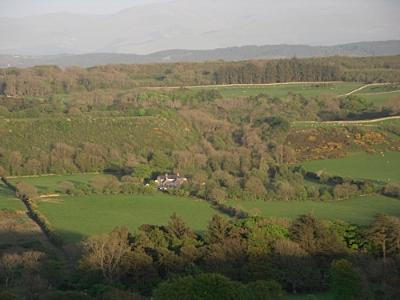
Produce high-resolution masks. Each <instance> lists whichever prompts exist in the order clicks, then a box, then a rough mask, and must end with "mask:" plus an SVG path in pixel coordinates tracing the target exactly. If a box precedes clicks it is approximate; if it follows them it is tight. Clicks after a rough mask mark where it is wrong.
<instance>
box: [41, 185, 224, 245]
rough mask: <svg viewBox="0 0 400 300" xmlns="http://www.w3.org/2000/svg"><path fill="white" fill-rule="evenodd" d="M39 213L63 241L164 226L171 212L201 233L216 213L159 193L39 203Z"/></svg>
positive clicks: (199, 202) (205, 206) (198, 202)
mask: <svg viewBox="0 0 400 300" xmlns="http://www.w3.org/2000/svg"><path fill="white" fill-rule="evenodd" d="M39 210H40V211H41V212H42V213H44V215H45V216H46V217H47V218H48V220H49V221H50V223H51V224H52V225H53V226H54V228H55V230H56V231H58V232H60V233H61V235H62V236H63V237H64V239H65V240H66V241H67V242H76V241H79V240H80V239H81V238H83V237H86V236H89V235H93V234H100V233H106V232H110V231H111V230H112V229H113V228H115V227H116V226H120V225H127V226H128V227H129V229H130V230H135V229H137V228H138V226H140V225H142V224H159V225H162V224H167V223H168V220H169V217H170V216H171V215H172V214H173V213H174V212H175V213H177V215H178V216H181V217H182V218H183V219H184V220H185V221H186V222H187V223H188V225H189V226H190V227H191V228H192V229H194V230H196V231H202V230H204V229H206V227H207V224H208V221H209V220H210V219H211V217H212V216H213V215H214V214H216V213H217V211H216V210H214V209H213V208H212V207H211V206H210V204H208V203H207V202H205V201H203V200H197V199H191V198H180V197H173V196H169V195H165V194H162V193H157V194H155V195H110V196H105V195H93V196H84V197H64V198H62V199H56V200H54V199H53V200H50V201H41V202H39Z"/></svg>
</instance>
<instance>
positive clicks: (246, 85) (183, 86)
mask: <svg viewBox="0 0 400 300" xmlns="http://www.w3.org/2000/svg"><path fill="white" fill-rule="evenodd" d="M323 83H345V81H293V82H274V83H232V84H207V85H182V86H147V87H146V86H144V87H138V88H144V89H150V90H151V89H153V90H160V89H161V90H162V89H165V90H174V89H182V88H187V89H195V88H219V87H251V86H255V87H257V86H259V87H263V86H281V85H291V84H323Z"/></svg>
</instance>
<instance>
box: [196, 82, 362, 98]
mask: <svg viewBox="0 0 400 300" xmlns="http://www.w3.org/2000/svg"><path fill="white" fill-rule="evenodd" d="M362 85H363V84H362V83H352V82H340V83H324V84H316V83H310V84H295V83H294V84H287V85H270V86H257V85H254V86H246V87H240V86H232V87H212V88H209V89H215V90H217V91H219V92H220V93H221V94H222V96H223V97H225V98H229V97H238V96H257V95H259V94H268V95H270V96H274V97H284V96H287V95H288V93H295V94H302V95H303V96H306V97H309V96H319V95H320V94H334V95H342V94H345V93H347V92H350V91H352V90H354V89H356V88H358V87H361V86H362ZM196 89H198V88H196Z"/></svg>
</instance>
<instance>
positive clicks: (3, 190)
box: [0, 181, 25, 211]
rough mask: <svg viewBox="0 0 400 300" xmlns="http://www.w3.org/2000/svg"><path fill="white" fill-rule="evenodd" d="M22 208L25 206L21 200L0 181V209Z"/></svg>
mask: <svg viewBox="0 0 400 300" xmlns="http://www.w3.org/2000/svg"><path fill="white" fill-rule="evenodd" d="M1 209H7V210H13V211H14V210H24V209H25V207H24V205H23V203H22V201H21V200H19V199H18V198H17V197H15V194H14V193H13V192H12V191H11V190H10V189H9V188H8V187H7V186H6V185H5V184H4V183H3V182H2V181H0V210H1Z"/></svg>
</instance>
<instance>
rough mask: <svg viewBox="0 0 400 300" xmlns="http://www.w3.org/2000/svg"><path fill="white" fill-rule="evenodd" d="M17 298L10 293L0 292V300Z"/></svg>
mask: <svg viewBox="0 0 400 300" xmlns="http://www.w3.org/2000/svg"><path fill="white" fill-rule="evenodd" d="M16 299H17V296H16V295H15V294H13V293H11V292H6V291H4V292H0V300H16Z"/></svg>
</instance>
